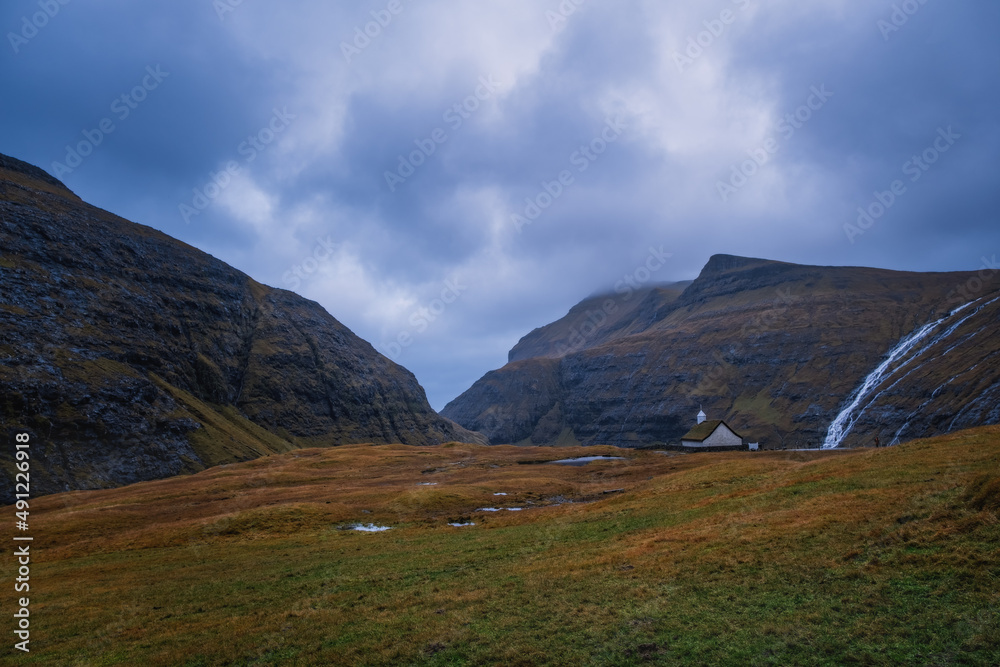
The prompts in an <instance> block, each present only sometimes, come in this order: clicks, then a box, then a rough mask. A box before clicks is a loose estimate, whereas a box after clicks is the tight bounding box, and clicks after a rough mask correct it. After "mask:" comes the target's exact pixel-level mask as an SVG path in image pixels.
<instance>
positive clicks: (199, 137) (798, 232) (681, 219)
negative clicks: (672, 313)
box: [0, 0, 1000, 408]
mask: <svg viewBox="0 0 1000 667" xmlns="http://www.w3.org/2000/svg"><path fill="white" fill-rule="evenodd" d="M560 6H562V7H563V8H564V9H565V8H566V7H568V6H569V5H567V4H566V3H560V2H557V1H556V0H551V1H542V2H535V1H534V0H532V1H530V2H529V1H528V0H524V1H521V2H514V1H507V2H496V1H486V2H481V3H475V4H474V5H472V4H471V3H470V5H468V6H466V5H460V4H455V3H444V2H433V1H425V2H421V3H413V2H408V1H406V0H404V1H403V2H402V3H401V4H400V5H399V6H398V7H399V11H398V12H397V13H395V14H392V15H391V16H390V15H388V14H386V13H385V12H386V7H387V3H386V2H382V1H375V0H373V1H371V2H360V3H346V4H337V5H336V6H331V5H329V4H328V3H320V2H315V1H313V0H297V1H295V2H289V3H281V4H278V3H263V2H242V3H226V4H223V5H221V7H222V9H220V5H219V3H214V2H212V1H210V0H185V1H182V2H175V3H170V4H166V3H157V4H155V5H153V6H149V5H148V4H137V3H126V2H110V1H107V2H98V3H82V2H70V3H68V4H66V5H61V6H60V9H59V12H58V14H57V15H55V16H52V17H51V18H49V19H48V20H47V21H46V25H45V26H44V27H43V28H41V29H39V30H38V31H37V35H35V36H33V37H32V38H31V39H30V40H28V41H27V43H23V44H19V45H18V46H19V48H18V50H17V53H15V52H14V48H13V46H11V44H10V38H9V37H8V39H7V41H6V42H5V44H4V46H6V47H7V51H6V52H5V53H4V54H3V55H2V57H0V67H2V70H0V72H2V78H3V83H4V90H5V103H4V105H3V106H2V108H0V114H2V120H3V121H4V127H5V128H6V131H5V132H4V133H3V135H2V141H0V151H3V152H5V153H8V154H13V155H15V156H17V157H19V158H22V159H26V160H28V161H31V162H34V163H35V164H38V165H40V166H42V167H44V168H46V169H51V168H52V163H53V162H54V161H59V160H63V159H64V156H65V154H66V149H65V147H66V145H67V144H70V145H72V144H73V142H74V141H78V140H80V139H82V138H83V136H84V135H82V133H83V132H84V131H87V130H90V129H92V128H93V127H95V124H96V123H97V122H99V121H100V120H101V119H102V118H104V117H106V116H110V117H112V118H113V120H114V121H115V131H114V132H113V133H112V134H110V135H108V136H107V137H106V138H105V139H104V141H103V142H102V144H101V145H100V146H98V147H96V148H95V149H94V151H93V154H92V155H90V156H89V157H87V158H86V159H85V160H84V162H83V164H81V165H80V166H79V167H78V168H76V169H74V170H73V171H72V173H69V174H67V175H65V176H64V177H63V179H64V180H65V182H66V183H67V184H68V185H69V186H70V187H71V188H73V189H74V190H75V191H77V192H78V194H80V195H81V196H83V197H84V198H86V199H88V200H90V201H92V202H94V203H97V204H98V205H101V206H103V207H105V208H108V209H111V210H113V211H115V212H116V213H119V214H122V215H125V216H126V217H129V218H131V219H135V220H137V221H139V222H143V223H146V224H151V225H153V226H156V227H158V228H161V229H163V230H164V231H166V232H167V233H170V234H172V235H174V236H178V237H179V238H182V239H184V240H186V241H188V242H190V243H193V244H194V245H197V246H198V247H201V248H203V249H205V250H207V251H208V252H211V253H212V254H215V255H216V256H219V257H220V258H222V259H224V260H226V261H229V262H231V263H233V264H235V265H236V266H238V267H239V268H241V269H242V270H244V271H246V272H248V273H250V274H251V275H253V276H254V277H255V278H257V279H259V280H262V281H264V282H267V283H270V284H273V285H275V286H278V287H286V288H291V289H295V290H296V291H299V292H300V293H302V294H304V295H306V296H308V297H309V298H313V299H316V300H318V301H320V302H321V303H323V305H324V306H326V307H327V308H328V309H329V310H330V311H331V312H332V313H333V314H334V315H335V316H336V317H338V318H339V319H341V320H342V321H344V322H345V323H346V324H347V325H348V326H350V327H352V328H353V329H354V330H355V331H356V332H357V333H359V334H360V335H362V336H363V337H364V338H366V339H368V340H370V341H371V342H372V343H373V344H375V345H376V347H378V348H379V349H380V350H382V351H383V352H385V353H386V354H389V355H390V356H392V357H393V358H394V359H396V360H397V361H399V362H400V363H402V364H404V365H407V366H408V367H410V368H411V369H413V370H414V371H415V372H416V373H417V375H418V377H419V378H420V379H421V381H422V382H423V383H424V384H425V386H426V387H427V389H428V394H429V396H430V398H431V401H432V403H433V404H434V405H435V407H438V408H440V407H442V406H443V405H444V403H446V402H447V401H448V400H450V399H451V398H453V397H454V396H455V395H456V394H458V393H459V392H461V391H462V390H464V389H465V388H466V387H467V386H468V384H470V383H471V381H472V380H474V379H475V378H476V377H478V376H479V375H481V374H482V373H483V372H485V371H486V370H489V369H490V368H493V367H496V366H499V365H501V364H502V363H503V362H504V361H505V359H506V351H507V349H508V348H509V347H510V346H511V345H512V344H513V343H515V342H516V341H517V340H518V338H520V337H521V336H522V335H524V334H525V333H527V332H528V331H530V330H531V329H532V328H534V327H536V326H540V325H543V324H545V323H546V322H548V321H551V320H552V319H554V318H556V317H559V316H561V315H562V314H563V313H565V311H566V310H568V308H569V307H570V306H572V305H573V303H575V302H576V301H578V300H579V299H580V298H582V297H584V296H586V295H588V294H591V293H593V292H595V291H600V290H607V289H611V288H612V287H613V286H614V285H615V283H616V282H617V281H619V280H621V279H622V277H623V276H626V275H630V274H632V272H634V271H635V270H636V267H639V266H642V264H643V262H645V261H646V259H647V258H648V256H649V254H650V252H660V253H662V252H668V253H673V257H672V258H670V260H669V261H668V262H666V263H665V265H664V266H663V267H662V268H661V269H659V270H658V271H657V272H656V274H655V275H654V276H652V279H654V280H659V281H671V280H678V279H684V278H690V277H693V276H694V275H696V274H697V272H698V271H699V269H700V268H701V266H702V265H703V264H704V262H705V260H707V258H708V257H709V256H710V255H711V254H713V253H716V252H729V253H734V254H748V255H756V256H763V257H771V258H775V259H781V260H786V261H797V262H804V263H816V264H862V265H876V266H884V267H889V268H897V269H909V270H947V269H963V268H976V267H977V266H978V263H979V261H980V259H979V258H980V255H982V253H983V252H984V251H985V252H987V253H990V252H996V251H998V250H1000V248H998V247H997V246H1000V231H998V229H1000V226H998V225H997V220H996V214H995V211H996V210H997V209H998V206H997V205H998V203H1000V202H998V195H997V194H996V188H995V181H996V177H995V163H996V156H997V155H998V154H1000V130H998V124H997V122H996V120H995V117H996V114H995V109H996V108H997V102H998V100H997V97H998V92H997V91H996V89H995V87H993V86H992V82H993V80H994V79H995V73H996V72H997V71H998V69H1000V67H998V66H1000V43H998V42H997V40H996V39H995V34H996V31H997V29H998V27H1000V8H998V7H997V6H996V5H995V4H994V3H989V2H986V1H980V2H972V1H969V2H959V3H946V2H943V0H927V1H926V2H923V3H921V2H920V1H919V0H906V1H905V2H902V1H900V0H896V1H895V2H892V1H889V0H879V1H878V2H862V1H861V0H857V1H852V0H826V1H821V2H815V3H808V4H803V3H796V2H790V1H787V2H786V1H775V2H763V1H752V0H735V1H734V0H716V1H714V2H708V3H679V2H668V3H656V2H651V1H645V0H634V1H631V2H609V1H598V0H584V1H581V2H577V3H574V6H576V10H575V11H573V12H572V13H567V15H566V16H562V15H560V14H558V12H559V8H560ZM227 7H228V8H229V9H231V11H229V10H226V9H225V8H227ZM894 7H896V8H900V9H898V10H897V9H894ZM904 10H905V11H904ZM37 11H39V5H38V2H37V0H36V1H34V2H22V1H20V0H19V1H17V2H11V3H7V4H6V5H5V6H4V8H3V10H2V11H0V28H2V29H3V30H4V32H5V34H6V33H9V32H13V33H15V35H16V34H18V31H19V30H20V29H21V27H22V19H23V17H25V16H27V17H29V21H30V20H31V18H30V17H31V16H32V15H33V14H34V13H35V12H37ZM553 12H556V13H553ZM900 12H902V13H900ZM365 31H367V35H365ZM15 41H17V40H16V39H15ZM692 43H693V44H694V46H692ZM157 66H159V67H162V69H163V70H164V71H166V72H169V77H167V78H165V79H164V80H163V81H162V83H160V84H159V85H158V86H157V87H156V88H155V89H154V90H150V91H147V93H148V94H147V95H146V96H145V97H146V99H145V100H144V101H142V102H141V103H140V104H138V105H137V107H136V108H135V109H134V110H132V113H131V114H130V116H129V117H128V118H127V119H123V120H119V119H117V118H115V117H114V116H113V115H112V112H111V110H110V105H111V104H112V103H113V101H114V100H116V99H117V98H119V97H120V96H121V95H122V94H123V93H128V91H130V90H132V89H133V88H134V87H135V86H137V85H141V83H142V81H143V78H144V76H146V73H147V69H146V68H147V67H154V68H155V67H157ZM484 82H486V83H487V84H488V85H486V87H485V88H484V87H483V86H484ZM816 90H822V91H830V92H831V93H832V96H829V97H827V96H825V94H824V96H822V101H821V102H820V98H818V97H816V93H815V91H816ZM477 92H478V96H477ZM810 104H811V105H812V106H813V107H814V108H812V109H809V108H808V106H809V105H810ZM456 105H457V108H456ZM803 108H805V109H806V111H805V112H803V111H802V110H803ZM275 110H278V112H279V113H282V114H287V115H288V117H289V118H288V120H287V123H286V124H285V125H284V126H282V128H281V130H280V131H279V132H276V133H272V134H273V136H269V135H268V125H269V123H270V122H271V119H272V118H273V116H274V114H275ZM797 113H798V114H800V116H799V118H798V119H796V118H795V114H797ZM803 113H804V114H805V116H807V117H808V118H807V119H806V120H802V118H803V117H804V116H803V115H802V114H803ZM788 114H791V115H792V119H791V121H789V120H788V119H787V118H786V116H787V115H788ZM609 123H610V124H611V125H612V126H614V127H616V128H618V129H616V130H615V132H614V133H610V134H609V130H608V127H609ZM789 128H792V129H793V130H794V131H791V132H789ZM948 128H951V129H950V130H949V129H948ZM939 131H943V132H945V133H948V132H950V133H951V134H950V135H949V136H954V135H958V136H959V137H960V138H958V139H956V140H955V141H954V143H953V145H949V147H948V150H947V151H946V152H941V153H940V154H939V155H937V156H935V157H936V160H935V162H934V164H932V165H927V167H928V168H927V169H926V170H923V169H920V178H919V179H917V180H915V181H911V180H908V179H910V178H911V175H910V174H908V173H907V172H906V165H907V164H908V163H909V162H910V161H911V160H912V158H913V157H914V156H915V155H917V156H921V155H923V153H924V151H926V150H928V148H929V147H933V146H934V142H935V140H936V138H937V137H939V136H940V135H939ZM261 133H263V134H261ZM435 133H437V134H435ZM602 135H603V138H602ZM612 136H613V141H607V139H608V138H611V137H612ZM250 137H257V138H258V140H259V139H260V138H261V137H263V138H265V139H269V141H268V142H267V143H266V145H261V146H260V147H259V148H260V150H258V149H253V150H251V151H249V153H248V152H247V151H245V150H243V149H245V148H246V146H247V144H246V142H247V140H248V138H250ZM435 137H437V139H435ZM771 139H773V143H768V140H771ZM428 142H430V143H428ZM939 145H942V144H941V143H940V142H939ZM764 147H770V148H771V149H773V151H771V152H768V151H767V150H765V148H764ZM761 150H765V153H766V160H764V161H763V162H764V163H763V164H762V165H755V164H754V163H750V167H749V171H752V172H753V173H752V174H751V175H750V176H746V175H744V178H743V180H742V181H740V183H739V185H738V187H733V191H732V192H728V193H727V194H724V195H723V196H720V187H719V186H720V183H722V184H730V185H732V183H731V179H732V178H734V169H736V170H737V171H739V170H740V169H743V168H744V166H745V165H746V164H747V160H748V159H753V156H754V155H756V156H758V157H760V155H761ZM415 151H416V153H415ZM248 154H252V155H253V159H252V160H251V159H248ZM401 156H402V163H401ZM231 163H235V164H236V165H237V167H238V173H234V174H232V175H231V177H226V178H223V177H222V176H220V175H219V174H220V170H225V168H226V166H227V165H229V164H231ZM584 165H585V167H586V168H585V169H584V168H582V167H583V166H584ZM911 167H912V165H911ZM387 173H388V174H390V176H389V177H388V180H387ZM566 173H568V174H569V175H570V176H571V178H570V179H569V184H560V183H559V179H560V176H561V175H565V174H566ZM218 179H222V180H224V181H225V182H224V185H223V186H222V187H218V188H215V189H213V188H214V186H213V181H215V182H216V183H218V182H221V181H219V180H218ZM737 180H738V181H739V178H738V177H737ZM897 180H900V181H902V180H905V186H906V189H905V192H903V194H901V195H899V196H895V200H894V201H893V202H892V204H891V206H888V207H887V208H886V210H885V212H884V213H883V214H882V215H881V216H880V217H878V219H877V220H873V223H872V224H871V225H870V226H868V227H867V228H866V229H864V230H862V231H863V234H860V235H854V236H853V237H852V236H851V234H849V233H848V232H847V231H845V225H848V226H849V225H851V224H856V221H857V218H858V211H857V209H858V208H859V207H862V208H863V209H864V208H867V207H869V206H870V205H871V204H872V203H873V202H877V201H878V196H879V194H880V193H883V192H886V191H887V189H889V188H891V187H892V184H893V182H894V181H897ZM206 188H207V190H206ZM206 191H207V192H209V193H210V194H212V195H213V196H212V197H211V198H210V199H206V200H205V201H204V202H203V203H205V204H206V206H205V207H204V209H203V210H202V209H199V210H198V213H197V214H196V215H195V216H193V217H191V216H189V219H188V220H185V219H184V217H183V216H182V214H181V213H180V212H179V206H180V205H181V204H188V205H190V204H192V203H193V202H194V201H196V199H195V198H196V197H197V194H198V192H201V193H202V194H204V193H205V192H206ZM890 191H891V190H890ZM546 196H547V197H548V198H550V199H551V201H550V200H549V199H547V198H546ZM533 203H534V205H535V206H536V207H538V210H537V213H538V215H537V216H535V217H534V219H532V220H530V222H529V224H519V223H518V222H517V220H518V219H519V218H515V217H514V216H520V220H522V221H523V220H525V219H526V218H527V217H529V216H527V213H529V212H530V213H534V212H535V211H534V210H533V209H532V208H531V206H532V204H533ZM542 204H545V206H542ZM875 210H878V209H877V207H876V209H875ZM852 241H853V242H852ZM317 249H319V251H317ZM316 258H322V261H313V260H315V259H316ZM456 281H457V283H456ZM455 284H458V285H460V286H461V289H460V290H459V294H458V295H457V298H456V299H454V300H453V301H452V302H450V303H448V304H446V307H445V308H444V309H443V310H441V311H440V312H437V311H438V310H440V309H438V308H436V305H435V300H436V299H438V298H439V297H440V295H441V293H442V290H444V289H446V288H447V286H448V285H455ZM430 307H434V309H435V312H433V313H432V312H431V311H430V310H428V309H429V308H430ZM401 335H403V338H402V339H403V340H406V341H407V342H408V344H407V345H405V346H402V345H398V341H399V340H400V336H401Z"/></svg>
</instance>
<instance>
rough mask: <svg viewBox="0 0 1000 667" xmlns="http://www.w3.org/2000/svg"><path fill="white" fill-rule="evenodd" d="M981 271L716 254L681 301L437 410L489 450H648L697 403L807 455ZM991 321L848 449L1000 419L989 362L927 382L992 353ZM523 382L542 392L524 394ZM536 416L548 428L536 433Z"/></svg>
mask: <svg viewBox="0 0 1000 667" xmlns="http://www.w3.org/2000/svg"><path fill="white" fill-rule="evenodd" d="M974 275H975V274H969V273H905V272H897V271H886V270H880V269H868V268H856V267H815V266H801V265H796V264H787V263H783V262H774V261H768V260H759V259H750V258H740V257H732V256H727V255H717V256H715V257H713V258H712V260H711V261H710V262H709V263H708V264H707V265H706V266H705V268H704V269H703V270H702V272H701V275H700V276H699V277H698V279H697V280H695V281H694V282H693V283H692V284H691V285H690V286H688V287H687V289H685V290H684V292H683V293H682V294H681V295H679V296H677V297H676V298H673V299H669V300H667V299H665V300H662V301H661V302H660V303H657V304H655V307H650V308H648V309H637V310H636V311H634V312H635V313H639V312H640V310H641V312H642V316H641V317H639V316H634V317H629V318H626V319H627V321H621V320H619V321H618V322H616V323H615V327H616V333H615V334H614V335H613V336H610V337H608V338H607V339H604V340H601V339H600V336H599V335H597V334H595V335H593V336H592V339H593V340H594V344H588V345H583V346H581V347H580V348H579V349H577V350H574V351H572V352H569V353H567V354H565V355H562V356H561V357H559V358H558V359H557V360H556V361H555V362H553V360H552V359H551V358H547V357H546V358H536V359H521V360H519V361H517V362H516V363H514V364H509V365H508V366H505V367H504V368H502V369H499V370H497V371H493V372H492V373H490V374H488V375H487V376H486V377H484V378H483V379H482V380H480V381H479V382H477V383H476V384H475V385H473V386H472V387H471V388H470V389H469V390H468V391H466V392H465V393H464V394H462V395H461V396H459V397H458V398H456V399H455V400H454V401H452V402H451V403H450V404H449V405H448V406H447V407H446V408H445V409H444V410H443V412H442V414H444V415H445V416H447V417H449V418H451V419H453V420H455V421H456V422H458V423H460V424H462V425H463V426H465V427H467V428H472V429H475V430H481V431H482V432H483V433H485V434H486V435H488V436H489V437H490V438H491V440H492V441H493V442H511V443H532V444H547V443H551V442H552V434H553V433H555V434H560V437H561V438H563V439H564V440H565V439H567V438H568V437H572V439H574V440H576V441H579V442H581V443H584V444H612V445H617V446H635V447H648V446H657V445H661V444H674V443H676V442H678V441H679V439H680V436H681V435H683V434H684V433H685V432H686V431H687V430H688V429H689V428H690V427H691V426H693V425H694V416H695V414H696V413H697V412H698V410H699V408H700V407H702V406H703V407H704V409H705V411H706V412H707V413H708V415H709V416H710V417H711V418H724V419H726V421H727V422H729V423H730V424H731V425H733V426H734V427H735V428H736V429H737V430H738V431H739V432H740V433H742V434H743V435H745V436H746V437H748V438H749V439H750V440H758V441H762V442H764V443H765V444H766V445H770V446H780V445H783V444H784V445H793V446H808V445H813V446H815V445H817V444H818V443H821V442H822V441H823V439H824V437H825V435H826V431H827V428H828V426H829V424H830V422H831V421H832V420H833V419H834V417H835V416H836V414H837V413H838V412H839V410H840V408H841V407H842V406H843V405H845V404H846V403H847V402H848V400H849V398H850V396H851V394H852V392H853V391H854V390H855V388H856V387H857V386H858V385H859V384H860V383H861V381H862V379H863V378H864V377H865V376H866V375H867V374H868V373H870V372H871V371H872V370H873V369H874V368H875V367H876V366H878V364H879V363H880V361H881V359H882V357H883V355H885V354H886V352H888V351H889V350H890V349H891V348H892V347H893V346H894V345H896V343H897V342H898V341H899V340H900V339H901V338H902V337H904V336H906V335H908V334H909V333H911V332H912V331H914V330H915V329H916V328H917V327H919V326H921V325H923V324H924V323H926V322H929V321H932V320H934V319H936V318H938V317H940V316H942V315H944V314H946V313H948V312H949V311H950V310H951V309H953V308H955V307H956V306H958V305H960V304H961V303H962V299H961V298H956V297H955V292H956V291H957V290H958V288H960V287H961V286H963V285H965V284H966V283H967V282H968V281H969V280H970V279H971V276H974ZM998 289H1000V281H993V283H985V284H984V286H983V289H982V290H981V291H980V292H979V293H977V294H975V295H973V296H974V297H975V298H979V299H980V300H982V301H985V300H987V299H989V298H992V296H996V295H997V290H998ZM996 312H997V310H996V308H992V307H991V309H987V310H984V311H983V312H981V313H979V314H978V315H977V316H976V318H975V319H973V320H970V321H969V322H968V323H967V324H966V325H965V326H966V328H967V329H968V330H969V332H971V331H978V332H979V333H978V334H977V336H976V337H974V338H970V337H967V336H966V337H963V336H964V334H963V332H962V331H958V332H956V333H955V336H954V337H953V338H952V339H951V341H950V344H958V345H959V347H960V348H961V351H962V354H961V355H960V354H958V353H956V352H952V353H951V355H950V356H944V355H938V357H937V360H936V361H935V362H934V364H932V365H931V366H928V367H927V369H925V370H926V371H927V372H929V373H930V374H929V375H927V381H926V382H925V383H924V384H922V385H921V386H920V387H916V386H914V385H911V383H910V380H907V382H904V383H902V384H900V385H897V386H896V392H895V394H893V401H894V405H895V406H896V410H898V414H892V413H891V412H890V411H887V410H882V411H878V410H875V411H873V412H871V413H869V417H871V419H868V418H866V419H865V420H861V421H860V422H859V425H858V428H857V430H856V431H855V432H854V433H852V434H851V436H850V438H849V439H848V440H847V441H846V443H845V444H850V445H854V444H864V443H868V442H870V441H871V439H872V438H873V437H874V435H876V434H881V437H882V439H883V440H885V441H886V442H888V441H889V439H891V437H892V436H893V433H894V432H895V431H896V430H897V429H898V428H899V427H901V426H903V421H904V420H905V415H907V414H911V413H915V416H917V417H919V415H920V414H922V413H923V412H926V413H928V414H933V415H935V417H934V418H933V419H925V420H920V419H915V420H911V426H910V427H909V430H908V431H907V432H906V436H908V437H920V436H923V435H932V434H934V433H940V432H942V430H943V429H941V428H938V426H940V425H942V424H947V425H948V426H949V428H963V427H969V426H974V425H978V424H981V423H984V422H985V423H990V422H991V420H992V422H996V421H997V420H998V419H1000V415H994V417H989V415H991V414H993V413H991V411H990V406H995V401H993V402H991V397H992V396H994V394H993V393H990V392H987V391H985V388H988V387H996V386H1000V370H997V369H998V368H1000V367H997V366H996V364H979V365H978V366H977V367H976V368H975V369H974V370H972V371H970V372H969V373H967V374H964V375H963V376H962V377H961V378H960V380H959V381H958V383H957V384H956V385H954V386H953V387H952V389H950V390H948V391H943V390H942V391H939V392H938V394H937V395H936V396H935V398H934V400H933V401H931V402H927V398H928V395H929V394H931V393H933V392H934V391H935V390H936V389H937V387H938V386H939V385H935V384H934V383H933V380H935V379H939V380H940V381H941V382H945V381H947V380H948V378H950V377H951V376H952V375H956V374H958V373H960V372H964V371H966V370H968V369H970V368H972V366H973V365H974V364H973V361H972V357H970V356H969V355H972V356H975V354H976V353H975V350H979V351H981V352H985V353H988V354H995V353H996V351H998V350H1000V328H997V327H996V326H995V321H996V319H995V317H996V315H995V313H996ZM991 318H992V319H991ZM565 326H566V324H565V322H564V323H562V324H559V325H552V328H554V329H560V328H565ZM949 346H950V345H949ZM932 369H934V370H933V372H930V371H931V370H932ZM526 377H527V378H531V382H533V383H535V384H536V385H538V386H539V387H545V388H546V391H545V392H540V393H537V394H536V395H534V396H524V395H523V386H524V385H525V384H526V381H525V378H526ZM915 377H916V376H914V378H915ZM914 378H911V380H912V379H914ZM976 387H979V388H980V391H978V392H977V390H976ZM952 390H953V391H952ZM526 401H534V403H535V406H534V409H533V410H532V411H530V412H525V411H516V410H507V411H506V412H505V409H506V408H505V406H511V405H518V404H519V403H523V402H526ZM922 404H924V405H923V407H921V405H922ZM973 404H975V407H974V409H969V408H973ZM963 411H964V415H962V414H960V413H962V412H963ZM499 413H503V419H499V418H498V416H497V415H498V414H499ZM539 415H541V416H542V418H547V419H548V421H549V422H550V423H549V424H547V425H546V427H545V428H544V429H541V430H540V429H539V424H540V421H539V419H540V417H539ZM548 415H552V417H547V416H548ZM879 415H881V418H880V417H879ZM555 417H558V419H556V418H555ZM956 417H957V419H955V418H956Z"/></svg>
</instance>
